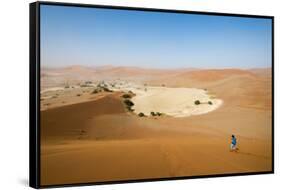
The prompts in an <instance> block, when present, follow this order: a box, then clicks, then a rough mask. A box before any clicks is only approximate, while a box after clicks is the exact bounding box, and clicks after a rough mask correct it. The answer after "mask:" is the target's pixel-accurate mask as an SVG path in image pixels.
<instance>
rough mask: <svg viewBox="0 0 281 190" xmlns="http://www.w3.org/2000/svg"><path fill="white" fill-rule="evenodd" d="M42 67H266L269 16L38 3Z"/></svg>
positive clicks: (269, 62)
mask: <svg viewBox="0 0 281 190" xmlns="http://www.w3.org/2000/svg"><path fill="white" fill-rule="evenodd" d="M40 23H41V26H40V27H41V66H42V67H47V68H51V67H68V66H75V65H80V66H87V67H102V66H109V65H111V66H116V67H123V66H124V67H141V68H152V69H181V68H186V69H188V68H196V69H197V68H198V69H227V68H241V69H252V68H270V67H271V59H272V57H271V56H272V55H271V51H272V49H271V48H272V47H271V38H272V36H271V32H272V31H271V20H270V19H265V18H244V17H243V18H242V17H229V16H228V17H226V16H210V15H194V14H178V13H160V12H144V11H132V10H130V11H129V10H111V9H96V8H85V7H83V8H79V7H67V6H53V5H41V22H40Z"/></svg>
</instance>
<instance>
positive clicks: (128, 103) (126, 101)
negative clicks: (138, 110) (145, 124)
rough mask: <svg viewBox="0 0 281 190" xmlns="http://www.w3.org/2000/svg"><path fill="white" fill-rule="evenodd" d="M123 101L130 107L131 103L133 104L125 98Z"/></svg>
mask: <svg viewBox="0 0 281 190" xmlns="http://www.w3.org/2000/svg"><path fill="white" fill-rule="evenodd" d="M124 103H125V104H126V106H129V107H132V106H133V105H135V104H134V103H133V102H132V101H131V100H129V99H125V100H124Z"/></svg>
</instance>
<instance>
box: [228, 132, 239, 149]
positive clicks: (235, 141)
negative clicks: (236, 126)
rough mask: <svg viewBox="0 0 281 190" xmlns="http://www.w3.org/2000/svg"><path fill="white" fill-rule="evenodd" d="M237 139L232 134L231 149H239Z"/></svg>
mask: <svg viewBox="0 0 281 190" xmlns="http://www.w3.org/2000/svg"><path fill="white" fill-rule="evenodd" d="M237 150H238V148H237V139H236V137H235V136H234V135H231V145H230V151H231V152H232V151H235V152H236V151H237Z"/></svg>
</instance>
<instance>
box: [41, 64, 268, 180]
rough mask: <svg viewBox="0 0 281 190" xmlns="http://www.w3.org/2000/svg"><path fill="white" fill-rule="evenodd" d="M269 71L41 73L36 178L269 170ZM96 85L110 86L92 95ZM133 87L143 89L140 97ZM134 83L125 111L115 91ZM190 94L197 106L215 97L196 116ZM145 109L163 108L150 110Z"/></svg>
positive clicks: (95, 70)
mask: <svg viewBox="0 0 281 190" xmlns="http://www.w3.org/2000/svg"><path fill="white" fill-rule="evenodd" d="M268 71H270V69H253V70H241V69H220V70H199V69H195V70H194V69H192V70H188V69H187V70H168V71H166V70H148V69H145V70H142V69H139V68H121V67H118V68H113V67H106V68H92V69H90V70H89V69H85V68H81V67H77V66H76V67H71V68H65V69H46V70H44V72H42V75H43V76H41V77H43V80H42V81H41V83H44V84H42V85H41V86H42V91H41V184H42V185H55V184H69V183H86V182H98V181H99V182H101V181H115V180H129V179H148V178H165V177H175V176H178V177H179V176H194V175H196V176H198V175H210V174H226V173H244V172H257V171H271V170H272V162H271V161H272V157H271V156H272V150H271V148H272V144H271V142H272V136H271V135H272V131H271V129H272V112H271V106H272V105H271V93H272V92H271V73H270V72H268ZM66 72H67V75H66V76H64V75H65V73H66ZM83 72H85V74H83ZM75 73H79V74H77V75H79V76H83V77H85V78H81V77H80V78H77V77H76V74H75ZM81 73H82V74H81ZM93 73H96V75H94V74H93ZM70 76H71V77H70ZM134 76H136V77H135V78H134ZM88 80H90V81H92V82H91V83H89V82H86V81H88ZM54 81H55V82H54ZM100 81H106V82H102V84H104V83H106V84H107V85H106V86H107V87H108V88H109V90H101V91H99V92H96V91H95V89H97V88H98V86H99V85H100V84H101V82H100ZM85 83H87V85H84V84H85ZM120 83H122V84H120ZM66 84H67V87H66V86H65V85H66ZM81 84H82V85H81ZM133 84H135V85H136V86H134V85H133ZM126 85H127V86H126ZM138 86H146V88H148V89H147V91H146V93H144V94H143V96H142V94H138V92H140V91H137V90H142V89H138V88H137V87H138ZM132 87H136V88H133V90H134V89H135V92H133V93H134V96H133V97H132V98H131V100H132V101H134V102H135V105H134V106H133V108H134V109H135V110H134V111H133V112H132V111H128V110H127V109H126V106H125V105H124V98H123V97H122V95H124V93H128V91H130V90H132V89H129V88H132ZM48 88H51V89H53V90H46V89H48ZM56 88H57V89H56ZM61 88H62V89H61ZM54 89H55V90H54ZM102 89H103V88H102ZM194 89H196V90H194ZM43 90H44V91H43ZM173 90H176V93H175V92H172V91H173ZM190 90H191V91H190ZM94 91H95V92H94ZM160 91H161V92H160ZM191 92H192V93H193V92H194V93H195V97H196V98H198V96H202V97H201V98H203V100H202V101H203V102H205V101H208V100H211V101H213V102H214V104H212V105H208V104H202V105H200V106H209V108H211V109H210V110H208V109H207V108H204V109H202V110H204V112H199V113H198V112H196V111H195V112H194V113H195V114H193V112H192V111H190V109H186V107H187V106H188V105H189V106H191V107H194V106H195V105H194V101H193V100H194V98H195V97H194V96H192V95H190V93H191ZM171 93H172V94H171ZM185 93H187V94H188V95H187V96H186V95H185ZM174 94H177V95H176V97H175V98H173V99H171V100H170V101H168V100H167V97H170V96H171V95H173V96H175V95H174ZM184 97H186V99H185V98H184ZM191 97H192V98H191ZM190 98H191V99H192V100H189V99H190ZM184 100H186V101H187V103H186V102H185V103H186V104H185V103H183V101H184ZM149 101H151V102H153V104H151V103H147V102H149ZM216 101H218V102H216ZM192 102H193V103H192ZM222 102H223V103H222ZM175 104H178V105H177V106H175V107H177V109H175V110H173V109H174V108H171V105H175ZM142 106H144V107H142ZM153 106H156V107H153ZM181 106H183V107H181ZM159 108H160V109H159ZM195 108H196V107H195ZM197 108H198V107H197ZM151 109H159V110H154V111H159V112H167V114H164V115H161V116H148V115H149V112H151V111H152V110H151ZM179 110H187V111H186V112H188V113H184V112H183V113H184V115H183V113H178V112H179ZM191 110H192V109H191ZM206 110H207V111H206ZM138 112H145V113H146V115H147V116H146V117H139V116H138V115H137V114H136V113H138ZM196 113H198V114H196ZM178 116H180V117H178ZM231 134H235V135H236V136H237V139H238V147H239V151H238V152H230V151H229V146H230V136H231Z"/></svg>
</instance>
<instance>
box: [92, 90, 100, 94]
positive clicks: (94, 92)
mask: <svg viewBox="0 0 281 190" xmlns="http://www.w3.org/2000/svg"><path fill="white" fill-rule="evenodd" d="M99 92H100V90H98V89H95V90H93V91H92V92H91V94H97V93H99Z"/></svg>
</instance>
